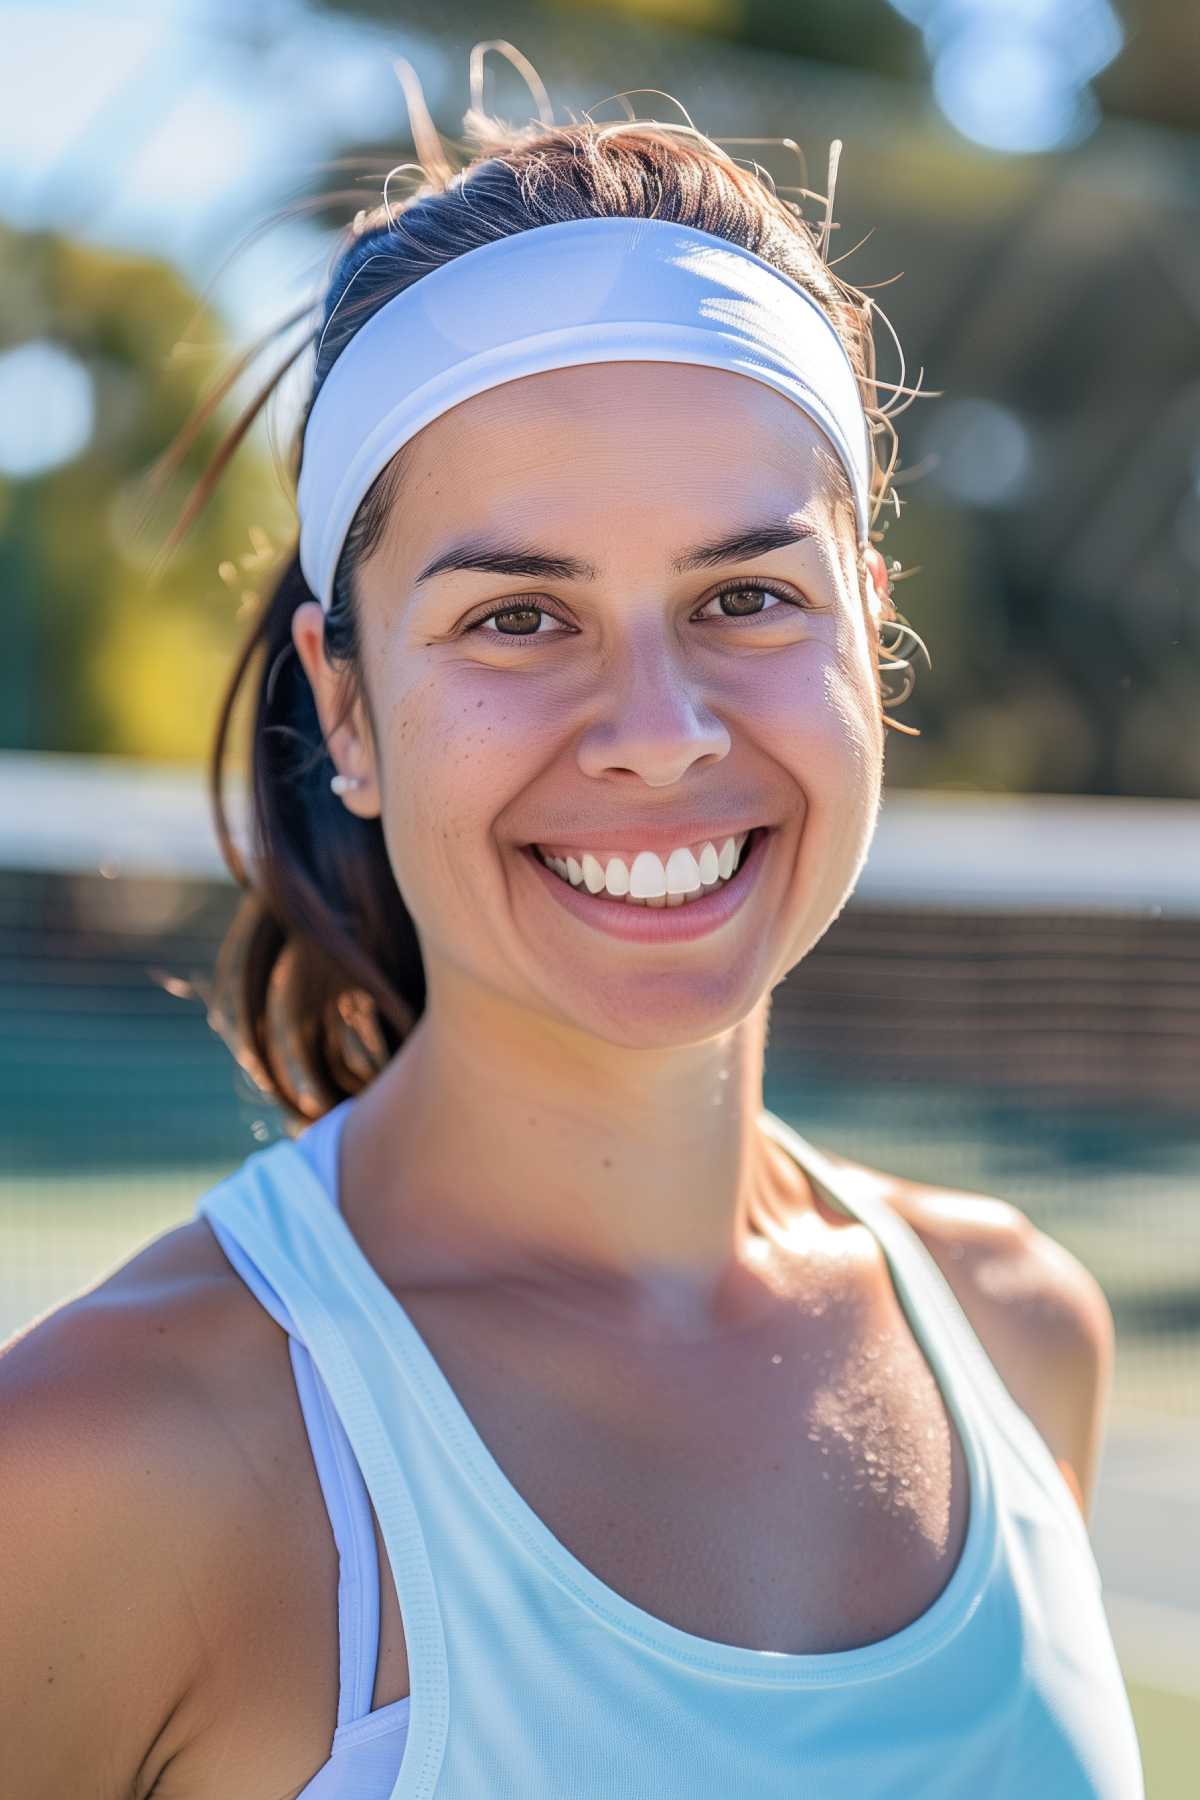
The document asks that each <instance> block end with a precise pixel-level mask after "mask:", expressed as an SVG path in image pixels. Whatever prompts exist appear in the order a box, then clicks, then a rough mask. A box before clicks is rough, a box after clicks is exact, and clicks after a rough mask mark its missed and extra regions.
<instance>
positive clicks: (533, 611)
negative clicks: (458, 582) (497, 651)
mask: <svg viewBox="0 0 1200 1800" xmlns="http://www.w3.org/2000/svg"><path fill="white" fill-rule="evenodd" d="M557 617H558V615H557V613H552V612H550V611H549V610H548V609H547V608H546V607H544V606H533V605H532V604H524V605H521V606H502V607H499V608H497V609H496V610H494V611H493V612H490V613H485V614H484V616H483V618H482V619H476V620H475V623H474V624H473V625H468V626H467V630H468V631H480V630H482V628H483V626H485V625H490V624H491V623H492V621H493V620H495V621H497V629H496V630H495V631H485V632H484V633H483V635H484V636H485V637H496V638H505V639H509V640H511V641H512V642H514V643H520V642H521V641H522V640H523V639H525V638H529V637H553V636H554V635H555V633H554V632H552V631H539V630H538V621H539V620H540V619H554V618H557ZM563 622H564V621H562V620H559V623H560V624H562V623H563ZM501 623H502V624H503V626H504V629H500V624H501ZM510 623H511V624H513V625H515V627H516V629H515V630H512V631H510V630H508V629H507V627H508V625H509V624H510Z"/></svg>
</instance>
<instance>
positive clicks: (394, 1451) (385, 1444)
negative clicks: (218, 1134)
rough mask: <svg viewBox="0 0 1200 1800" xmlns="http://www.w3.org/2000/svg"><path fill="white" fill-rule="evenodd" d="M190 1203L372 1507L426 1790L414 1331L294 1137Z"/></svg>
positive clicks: (432, 1662) (444, 1722) (435, 1443)
mask: <svg viewBox="0 0 1200 1800" xmlns="http://www.w3.org/2000/svg"><path fill="white" fill-rule="evenodd" d="M196 1211H197V1213H198V1214H202V1215H203V1216H204V1217H205V1218H206V1219H207V1220H208V1221H209V1223H210V1224H211V1225H212V1227H213V1229H214V1231H218V1235H220V1236H221V1241H222V1243H224V1242H226V1241H227V1239H233V1240H234V1241H235V1242H236V1243H237V1244H238V1245H240V1247H241V1248H242V1249H243V1250H244V1252H245V1258H243V1265H244V1263H245V1261H246V1259H248V1261H249V1263H250V1264H251V1265H252V1266H253V1268H254V1270H255V1271H256V1273H257V1275H258V1276H259V1277H260V1278H261V1281H262V1282H263V1283H265V1291H266V1292H268V1293H270V1294H271V1295H272V1296H273V1297H274V1298H275V1300H276V1302H277V1304H278V1305H279V1306H280V1308H281V1309H282V1310H284V1311H285V1312H286V1314H287V1316H288V1317H289V1318H290V1320H291V1321H292V1329H293V1330H294V1332H295V1334H296V1335H297V1336H298V1337H299V1339H300V1340H301V1341H302V1343H303V1344H304V1346H305V1348H306V1349H307V1351H308V1354H309V1356H310V1357H311V1360H312V1363H313V1365H314V1372H315V1373H319V1375H320V1377H321V1378H322V1380H323V1385H324V1388H325V1389H326V1390H327V1393H328V1398H329V1400H330V1403H331V1406H332V1408H333V1410H334V1411H335V1412H336V1414H337V1416H338V1418H339V1420H340V1423H341V1426H342V1428H343V1430H344V1433H345V1437H346V1440H347V1443H348V1446H349V1452H350V1454H351V1456H352V1457H353V1459H354V1461H355V1462H356V1464H357V1467H358V1470H359V1472H360V1475H361V1480H362V1483H363V1485H364V1489H365V1495H366V1496H369V1502H370V1503H371V1504H373V1506H374V1510H375V1516H376V1517H377V1519H378V1520H379V1529H380V1533H381V1535H382V1537H383V1541H384V1546H385V1551H386V1554H387V1558H388V1563H389V1566H390V1569H391V1573H392V1579H393V1582H394V1584H395V1589H396V1597H397V1600H398V1603H399V1606H400V1612H401V1616H402V1617H403V1619H404V1630H405V1639H406V1643H407V1646H408V1651H409V1672H410V1700H411V1713H410V1722H409V1735H408V1739H407V1743H406V1749H405V1755H404V1765H403V1773H402V1781H403V1782H404V1783H405V1784H409V1783H412V1784H413V1785H414V1788H415V1789H416V1790H417V1791H422V1792H423V1791H424V1788H423V1784H424V1783H425V1782H426V1781H427V1780H428V1779H429V1778H430V1775H431V1772H432V1771H433V1770H434V1769H435V1768H436V1765H437V1763H438V1761H439V1759H440V1757H441V1754H442V1751H443V1749H444V1745H445V1740H446V1731H447V1726H448V1721H449V1674H448V1663H447V1650H446V1638H445V1632H444V1629H443V1624H442V1616H441V1610H440V1606H439V1602H438V1597H437V1592H436V1589H435V1586H434V1581H433V1574H432V1568H431V1563H430V1558H429V1554H428V1550H427V1547H426V1542H425V1532H424V1526H423V1521H422V1515H421V1513H420V1511H419V1509H418V1506H417V1504H416V1501H415V1498H414V1491H413V1489H414V1485H415V1486H416V1487H417V1488H418V1489H419V1490H420V1491H422V1492H430V1493H434V1492H437V1491H438V1490H439V1488H441V1487H443V1486H444V1485H445V1483H446V1480H447V1472H448V1471H447V1466H446V1450H445V1447H444V1445H443V1443H442V1440H441V1438H440V1437H439V1436H438V1434H437V1432H436V1431H434V1430H431V1429H430V1427H429V1426H428V1424H426V1422H425V1411H424V1409H425V1407H426V1406H427V1405H428V1398H427V1394H426V1392H425V1390H424V1388H423V1386H422V1384H421V1381H420V1379H419V1366H416V1365H418V1364H419V1358H418V1357H415V1356H414V1354H413V1351H412V1349H411V1348H410V1346H409V1343H408V1341H407V1335H406V1334H408V1333H411V1334H412V1335H413V1336H415V1330H414V1328H413V1327H412V1326H411V1324H409V1322H408V1321H407V1320H406V1319H405V1317H404V1315H403V1313H402V1312H401V1310H400V1309H399V1308H398V1307H396V1306H395V1303H394V1302H393V1301H392V1300H391V1296H390V1295H389V1294H388V1291H387V1289H386V1287H385V1286H384V1284H383V1282H382V1280H381V1278H380V1277H379V1276H378V1275H377V1274H376V1273H375V1271H374V1270H373V1269H372V1267H371V1265H370V1264H369V1263H368V1262H367V1260H366V1258H365V1257H364V1256H363V1253H362V1251H361V1250H360V1249H359V1247H358V1245H357V1242H356V1241H355V1240H354V1238H353V1237H352V1236H351V1234H350V1232H349V1229H348V1227H347V1226H346V1224H345V1222H344V1220H343V1219H342V1217H341V1214H340V1212H339V1211H338V1209H337V1207H336V1205H335V1204H334V1201H333V1198H332V1196H331V1195H330V1193H329V1192H328V1190H327V1189H326V1187H325V1185H324V1183H323V1182H322V1180H321V1178H320V1176H319V1175H318V1174H317V1172H316V1170H315V1168H314V1167H313V1165H312V1163H311V1162H310V1160H309V1159H308V1157H307V1156H305V1155H304V1154H303V1152H302V1151H301V1150H300V1149H298V1147H297V1146H296V1144H295V1143H293V1142H292V1140H291V1139H289V1138H282V1139H279V1140H278V1141H277V1142H275V1143H273V1144H270V1145H268V1146H266V1147H265V1148H263V1149H261V1150H256V1151H253V1152H252V1153H251V1154H250V1155H249V1156H248V1157H247V1158H246V1159H245V1161H244V1162H243V1163H242V1165H241V1167H240V1168H238V1169H236V1170H235V1171H234V1172H233V1174H231V1175H229V1176H227V1177H226V1178H225V1179H224V1180H223V1181H220V1182H218V1183H217V1184H216V1185H215V1186H214V1187H212V1188H210V1189H209V1190H208V1192H207V1193H205V1194H203V1195H202V1196H201V1198H200V1200H199V1201H198V1203H197V1207H196ZM220 1228H224V1229H223V1232H222V1231H221V1229H220ZM240 1266H242V1265H240ZM405 1389H407V1390H408V1393H407V1399H408V1400H409V1401H410V1402H411V1404H406V1395H405ZM450 1473H451V1474H452V1473H453V1471H452V1469H451V1470H450ZM434 1523H435V1524H436V1521H434ZM376 1560H377V1559H376ZM376 1605H378V1583H377V1582H376ZM373 1679H374V1677H373V1673H372V1683H373ZM368 1705H369V1701H368ZM364 1710H365V1709H364ZM340 1717H341V1706H340V1703H339V1718H340Z"/></svg>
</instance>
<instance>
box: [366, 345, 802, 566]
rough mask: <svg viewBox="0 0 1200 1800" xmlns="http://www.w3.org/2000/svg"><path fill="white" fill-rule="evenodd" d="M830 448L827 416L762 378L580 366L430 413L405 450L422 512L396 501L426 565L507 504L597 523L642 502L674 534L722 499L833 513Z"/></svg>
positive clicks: (749, 506) (673, 368) (719, 506)
mask: <svg viewBox="0 0 1200 1800" xmlns="http://www.w3.org/2000/svg"><path fill="white" fill-rule="evenodd" d="M822 453H824V454H822ZM826 458H834V459H835V460H836V452H835V451H834V449H833V446H832V444H831V443H830V441H829V439H828V438H826V436H825V434H824V432H823V431H822V430H821V429H820V427H819V426H818V425H817V424H816V423H815V422H814V421H813V420H812V419H810V418H809V416H808V415H807V414H806V413H804V412H803V411H802V410H801V409H800V408H799V407H798V406H795V405H793V404H792V403H791V402H790V401H789V400H788V399H787V398H786V397H785V396H784V395H782V394H780V393H779V392H778V391H777V390H775V389H773V388H769V387H767V386H766V385H765V384H764V383H762V382H759V381H754V380H752V379H751V378H749V377H746V376H740V375H736V374H732V373H731V372H730V371H729V370H725V369H708V368H703V367H698V366H694V365H692V364H664V363H603V364H584V365H581V366H579V367H577V368H570V369H553V370H549V371H546V372H543V373H540V374H537V375H531V376H525V377H522V379H521V380H519V381H513V382H506V383H504V384H503V385H501V386H499V387H496V388H488V389H486V390H485V391H484V392H483V393H481V394H476V395H473V396H472V397H471V398H470V399H469V400H464V401H461V402H460V403H459V404H458V405H457V406H455V407H452V408H451V409H450V411H449V412H447V413H443V414H442V415H441V416H440V417H439V418H437V419H435V420H433V421H432V422H431V423H430V424H429V425H427V426H426V427H425V428H424V429H423V430H422V431H421V432H419V433H417V435H416V436H415V437H414V438H413V439H412V440H411V441H410V443H409V444H408V446H407V448H406V452H405V461H406V468H407V476H406V481H405V488H406V490H407V493H408V495H409V497H410V501H411V500H412V499H419V501H420V505H419V507H418V508H417V509H416V511H417V520H415V521H414V519H413V516H412V513H411V512H408V509H407V507H406V506H405V503H404V501H403V500H401V501H400V509H401V510H402V511H405V512H408V523H407V527H406V533H405V535H406V537H407V538H408V539H409V542H410V545H411V548H412V551H413V556H414V562H415V561H416V559H417V558H419V559H420V561H421V562H422V563H423V562H424V561H425V560H427V558H428V557H429V556H432V555H434V554H435V553H436V550H437V544H436V543H435V542H434V539H435V538H436V539H437V540H439V541H440V540H442V539H443V538H447V537H450V536H452V535H455V534H456V533H459V532H464V531H466V530H468V529H470V528H472V527H473V526H478V525H483V524H487V523H489V522H491V523H495V522H496V521H497V520H498V519H499V518H500V517H502V516H503V515H505V514H506V513H511V512H513V511H521V512H523V513H530V514H534V515H536V514H537V513H538V512H539V511H543V512H544V511H546V510H548V509H553V510H554V511H555V512H556V513H557V514H559V515H561V517H562V519H563V522H564V525H566V524H567V523H568V522H569V521H570V520H571V518H572V517H573V516H576V515H578V516H579V517H580V518H581V519H590V520H591V521H592V523H593V524H595V523H597V522H602V517H603V515H601V518H600V520H598V519H597V511H596V509H597V504H598V503H599V504H600V505H601V507H602V508H603V507H604V505H605V504H607V505H608V506H613V505H623V506H625V508H626V509H627V510H628V508H629V507H630V506H634V507H636V506H638V505H639V504H641V503H644V504H646V505H647V506H649V507H654V506H657V507H660V508H663V509H666V508H670V509H671V511H672V513H673V515H674V516H675V519H676V521H677V523H676V530H677V532H678V531H679V530H685V531H686V528H687V523H688V518H689V515H692V516H696V517H700V518H706V519H710V520H711V518H712V515H713V513H714V510H717V511H719V514H720V519H721V521H722V522H727V523H728V526H729V528H730V529H731V530H732V529H734V528H735V526H736V525H737V524H738V523H739V522H741V521H742V520H743V519H744V518H746V517H748V516H749V515H750V514H751V513H754V512H758V513H762V514H763V516H767V515H768V514H775V513H779V512H780V511H781V509H782V511H784V512H788V511H797V510H805V509H806V508H808V507H811V508H812V509H813V510H814V511H815V513H816V514H817V516H819V517H822V518H826V517H827V516H828V515H827V504H828V503H829V502H830V501H832V499H833V498H834V491H835V490H834V483H833V482H832V481H831V480H830V478H829V470H828V464H827V461H826V460H825V459H826ZM726 515H728V519H727V521H726ZM418 538H419V539H421V540H422V541H421V543H420V545H418V544H417V542H416V540H417V539H418ZM681 541H682V540H681Z"/></svg>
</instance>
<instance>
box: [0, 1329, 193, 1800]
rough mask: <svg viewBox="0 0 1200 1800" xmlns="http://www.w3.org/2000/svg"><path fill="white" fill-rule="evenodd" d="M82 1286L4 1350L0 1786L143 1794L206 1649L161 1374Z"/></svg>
mask: <svg viewBox="0 0 1200 1800" xmlns="http://www.w3.org/2000/svg"><path fill="white" fill-rule="evenodd" d="M137 1349H138V1346H137V1344H136V1342H135V1341H131V1334H130V1331H129V1329H128V1321H124V1322H123V1321H122V1320H121V1319H120V1318H119V1317H115V1316H114V1311H113V1308H112V1307H111V1306H107V1307H106V1306H104V1305H102V1304H97V1302H96V1301H95V1299H94V1297H93V1296H91V1295H85V1296H83V1297H82V1298H81V1299H79V1300H76V1301H73V1302H71V1303H70V1304H69V1305H68V1306H66V1307H63V1308H61V1309H60V1310H59V1311H58V1312H55V1313H52V1314H50V1315H49V1316H48V1317H47V1318H46V1319H44V1320H42V1321H41V1322H40V1323H39V1324H38V1325H36V1326H34V1327H33V1328H32V1329H31V1330H29V1331H28V1332H26V1333H25V1334H24V1335H23V1336H21V1337H18V1338H16V1339H15V1340H13V1341H12V1342H10V1343H9V1344H8V1345H7V1346H6V1347H5V1348H4V1349H3V1351H0V1793H2V1794H3V1795H5V1796H9V1795H11V1796H13V1797H14V1800H15V1797H16V1796H18V1795H19V1796H20V1797H21V1800H66V1796H68V1795H72V1796H74V1795H79V1796H83V1795H85V1794H86V1795H87V1796H88V1800H141V1796H143V1795H145V1794H147V1793H149V1791H150V1788H151V1787H152V1786H153V1783H154V1781H155V1779H156V1777H157V1772H158V1770H159V1769H160V1768H161V1767H162V1766H163V1764H164V1763H165V1761H166V1760H167V1758H168V1756H169V1754H170V1753H171V1751H170V1740H171V1732H172V1721H173V1719H174V1717H175V1715H176V1712H177V1709H178V1707H179V1704H180V1701H181V1699H182V1696H183V1695H184V1694H185V1693H186V1691H187V1688H188V1686H189V1683H190V1681H191V1679H192V1676H193V1673H194V1671H195V1668H196V1666H197V1661H198V1655H199V1645H198V1642H197V1640H196V1637H195V1636H194V1635H193V1633H192V1632H191V1631H190V1630H189V1629H188V1628H187V1626H186V1624H185V1625H184V1626H183V1628H182V1629H181V1625H180V1621H181V1618H182V1619H183V1620H186V1618H187V1612H186V1608H184V1609H181V1607H180V1606H179V1604H178V1595H179V1586H180V1570H179V1566H178V1557H177V1554H176V1553H177V1548H178V1528H177V1526H176V1525H173V1524H172V1520H178V1519H179V1518H180V1514H179V1511H178V1509H177V1507H176V1506H175V1505H174V1502H175V1501H176V1500H178V1499H179V1498H180V1497H181V1496H180V1495H179V1494H178V1492H177V1491H176V1490H177V1487H178V1485H179V1484H180V1482H181V1475H182V1470H181V1465H180V1461H179V1458H178V1457H177V1456H176V1455H174V1454H172V1453H171V1450H170V1447H169V1445H170V1440H171V1434H170V1433H167V1432H165V1431H164V1418H165V1417H166V1416H167V1414H165V1413H164V1402H166V1403H167V1405H168V1406H171V1405H173V1406H174V1410H175V1412H176V1414H177V1413H178V1397H175V1400H174V1401H169V1400H168V1397H167V1396H166V1395H165V1394H164V1393H163V1391H162V1386H161V1381H162V1377H161V1370H159V1369H156V1366H155V1365H154V1363H153V1361H152V1359H148V1358H145V1357H139V1356H138V1355H137V1354H136V1352H137Z"/></svg>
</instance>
